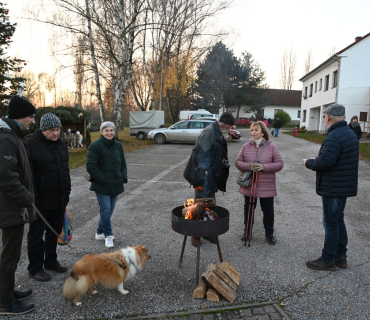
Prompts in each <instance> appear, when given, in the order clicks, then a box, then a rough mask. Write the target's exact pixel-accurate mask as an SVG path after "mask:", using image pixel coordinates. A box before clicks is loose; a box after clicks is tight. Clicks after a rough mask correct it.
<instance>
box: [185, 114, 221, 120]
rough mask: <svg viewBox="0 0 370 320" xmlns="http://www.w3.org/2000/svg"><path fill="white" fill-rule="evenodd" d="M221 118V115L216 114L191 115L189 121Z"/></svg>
mask: <svg viewBox="0 0 370 320" xmlns="http://www.w3.org/2000/svg"><path fill="white" fill-rule="evenodd" d="M219 117H220V115H219V114H214V113H211V114H209V113H191V114H189V119H199V118H213V119H218V118H219Z"/></svg>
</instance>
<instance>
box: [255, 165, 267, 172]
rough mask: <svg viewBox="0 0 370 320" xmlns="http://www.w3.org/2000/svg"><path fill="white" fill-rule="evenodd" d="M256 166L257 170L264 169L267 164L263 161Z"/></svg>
mask: <svg viewBox="0 0 370 320" xmlns="http://www.w3.org/2000/svg"><path fill="white" fill-rule="evenodd" d="M255 167H256V168H257V171H264V170H265V166H264V165H263V164H262V163H256V164H255Z"/></svg>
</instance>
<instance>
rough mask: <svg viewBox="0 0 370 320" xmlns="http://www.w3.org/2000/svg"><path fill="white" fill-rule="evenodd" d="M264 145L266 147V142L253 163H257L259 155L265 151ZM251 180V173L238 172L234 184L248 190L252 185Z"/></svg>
mask: <svg viewBox="0 0 370 320" xmlns="http://www.w3.org/2000/svg"><path fill="white" fill-rule="evenodd" d="M266 145H267V142H265V144H264V145H263V147H262V149H261V151H260V152H259V154H258V156H257V159H256V160H255V161H254V162H258V159H259V158H260V155H261V153H262V151H263V149H265V147H266ZM252 178H253V172H252V171H246V172H243V171H239V175H238V178H237V179H236V183H237V184H238V185H239V186H241V187H244V188H248V187H250V186H251V185H252Z"/></svg>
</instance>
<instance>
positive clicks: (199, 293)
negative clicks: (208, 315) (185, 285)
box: [193, 280, 207, 299]
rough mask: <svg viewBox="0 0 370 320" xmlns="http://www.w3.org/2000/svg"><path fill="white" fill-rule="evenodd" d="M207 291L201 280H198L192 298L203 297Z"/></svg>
mask: <svg viewBox="0 0 370 320" xmlns="http://www.w3.org/2000/svg"><path fill="white" fill-rule="evenodd" d="M206 291H207V285H206V283H205V282H204V281H203V280H200V282H199V283H198V285H197V287H196V288H195V290H194V292H193V298H194V299H203V298H204V297H205V295H206Z"/></svg>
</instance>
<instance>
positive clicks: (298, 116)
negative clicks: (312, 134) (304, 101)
mask: <svg viewBox="0 0 370 320" xmlns="http://www.w3.org/2000/svg"><path fill="white" fill-rule="evenodd" d="M297 118H298V119H300V118H301V110H298V113H297Z"/></svg>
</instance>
